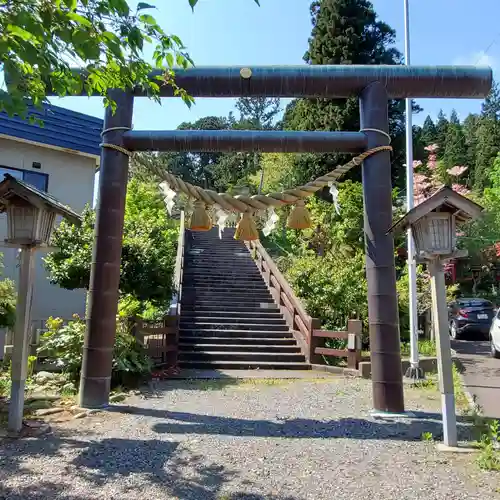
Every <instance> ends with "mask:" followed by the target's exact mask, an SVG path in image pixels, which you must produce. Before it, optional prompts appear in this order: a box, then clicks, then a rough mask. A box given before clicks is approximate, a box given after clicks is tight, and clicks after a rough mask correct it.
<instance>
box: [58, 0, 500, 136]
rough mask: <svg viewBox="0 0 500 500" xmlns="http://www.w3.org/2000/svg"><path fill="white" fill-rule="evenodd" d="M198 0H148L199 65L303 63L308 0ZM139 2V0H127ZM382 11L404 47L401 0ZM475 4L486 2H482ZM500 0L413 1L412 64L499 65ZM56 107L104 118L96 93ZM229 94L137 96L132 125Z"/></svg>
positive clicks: (163, 123) (208, 105) (461, 106)
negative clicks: (194, 1)
mask: <svg viewBox="0 0 500 500" xmlns="http://www.w3.org/2000/svg"><path fill="white" fill-rule="evenodd" d="M260 2H261V7H257V5H255V4H254V2H253V1H252V0H200V1H199V4H198V6H197V7H196V9H195V12H194V13H192V11H191V9H190V7H189V5H188V1H187V0H156V2H155V1H154V0H153V1H151V0H148V3H151V4H155V5H156V6H158V10H157V11H156V14H155V16H156V18H157V20H158V22H159V23H160V24H161V26H162V27H164V28H165V29H166V30H168V31H169V32H171V33H175V34H176V35H178V36H180V37H181V39H182V40H183V42H184V44H185V45H186V46H187V47H188V49H189V52H190V54H191V57H192V58H193V60H194V62H195V64H197V65H200V66H202V65H241V66H246V65H259V64H261V65H267V64H275V65H279V64H301V63H302V56H303V54H304V51H305V50H306V48H307V40H308V37H309V35H310V32H311V23H310V16H309V5H310V0H260ZM130 3H131V4H135V3H136V2H135V1H132V2H130ZM373 3H374V5H375V9H376V11H377V13H378V15H379V17H380V18H381V19H382V20H383V21H385V22H387V23H388V24H389V25H390V26H392V27H393V28H394V29H395V30H396V31H397V46H398V48H400V50H401V51H403V43H404V32H403V0H374V1H373ZM478 5H481V7H480V8H478ZM499 16H500V1H499V0H480V1H478V0H476V2H470V1H467V0H410V19H411V49H412V50H411V62H412V64H424V65H425V64H427V65H439V64H487V65H490V66H492V67H493V68H494V70H495V72H496V73H497V72H498V71H499V70H500V27H499V25H498V18H499ZM52 102H53V103H54V104H57V105H59V106H63V107H67V108H70V109H73V110H76V111H81V112H84V113H88V114H91V115H94V116H98V117H102V116H103V108H102V104H101V100H100V99H99V98H91V99H88V98H84V97H78V98H63V99H57V98H53V99H52ZM418 102H419V104H420V105H421V106H422V107H423V108H424V112H423V113H420V114H419V115H418V116H416V117H415V123H422V121H423V120H424V118H425V116H426V115H427V114H430V115H431V116H433V117H435V116H436V115H437V112H438V111H439V108H443V110H444V111H445V112H446V113H448V114H449V112H450V111H451V109H452V108H455V109H456V110H457V111H458V113H459V116H460V117H461V118H462V119H463V118H465V116H467V114H468V113H469V112H477V111H479V110H480V106H481V101H479V100H451V99H447V100H437V99H422V100H420V101H418ZM233 107H234V102H233V101H232V100H230V99H197V100H196V105H194V106H193V107H192V109H191V110H189V109H188V108H187V107H186V106H185V105H184V104H183V103H182V102H181V101H180V100H178V99H164V100H163V104H162V105H161V106H160V105H158V104H156V103H153V102H150V101H148V100H147V99H146V98H141V99H136V101H135V108H134V127H135V128H136V129H138V130H140V129H143V130H145V129H150V130H159V129H174V128H176V127H177V125H178V124H179V123H181V122H183V121H194V120H196V119H198V118H201V117H203V116H207V115H227V114H228V112H229V111H230V110H232V109H233Z"/></svg>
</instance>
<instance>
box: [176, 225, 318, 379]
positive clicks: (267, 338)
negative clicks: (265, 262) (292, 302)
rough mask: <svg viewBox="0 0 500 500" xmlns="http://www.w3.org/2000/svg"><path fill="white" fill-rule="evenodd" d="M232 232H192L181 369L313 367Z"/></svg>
mask: <svg viewBox="0 0 500 500" xmlns="http://www.w3.org/2000/svg"><path fill="white" fill-rule="evenodd" d="M233 236H234V229H226V230H225V231H224V234H223V237H222V239H220V238H219V232H218V229H212V230H211V231H207V232H195V231H190V230H186V250H185V257H184V274H183V287H182V302H181V317H180V329H179V366H180V367H181V368H198V369H298V370H304V369H308V368H309V365H308V364H307V363H306V362H305V357H304V356H303V354H302V353H301V350H300V348H299V346H298V345H297V342H296V340H295V338H294V336H293V334H292V332H291V330H290V329H289V327H288V325H287V324H286V322H285V320H284V318H283V316H282V314H281V313H280V311H279V309H278V307H277V306H276V304H275V303H274V301H273V298H272V296H271V294H270V292H269V290H268V288H267V285H266V283H265V282H264V280H263V278H262V276H261V274H260V272H259V270H258V269H257V266H256V265H255V263H254V261H253V259H252V257H251V255H250V252H249V250H248V249H247V247H246V246H245V244H244V243H243V242H240V241H237V240H235V239H234V238H233Z"/></svg>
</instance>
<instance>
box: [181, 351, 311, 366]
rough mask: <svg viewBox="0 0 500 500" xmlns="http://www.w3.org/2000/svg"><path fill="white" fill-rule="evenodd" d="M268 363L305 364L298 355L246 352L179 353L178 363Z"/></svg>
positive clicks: (300, 355)
mask: <svg viewBox="0 0 500 500" xmlns="http://www.w3.org/2000/svg"><path fill="white" fill-rule="evenodd" d="M187 360H189V361H207V360H208V361H246V362H257V361H268V362H276V363H279V362H283V361H284V362H289V363H290V362H292V363H303V362H305V357H304V355H302V354H300V353H288V352H286V353H282V352H246V351H179V361H187Z"/></svg>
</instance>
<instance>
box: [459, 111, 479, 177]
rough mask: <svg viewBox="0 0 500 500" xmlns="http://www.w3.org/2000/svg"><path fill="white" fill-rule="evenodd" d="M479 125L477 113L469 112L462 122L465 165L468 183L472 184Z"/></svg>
mask: <svg viewBox="0 0 500 500" xmlns="http://www.w3.org/2000/svg"><path fill="white" fill-rule="evenodd" d="M478 125H479V115H475V114H470V115H468V116H467V118H465V120H464V122H463V124H462V130H463V132H464V139H465V150H466V154H467V158H466V162H465V165H466V166H467V167H469V169H468V170H467V174H468V177H469V185H470V186H471V187H472V186H473V185H474V173H475V172H474V171H475V165H476V155H477V127H478Z"/></svg>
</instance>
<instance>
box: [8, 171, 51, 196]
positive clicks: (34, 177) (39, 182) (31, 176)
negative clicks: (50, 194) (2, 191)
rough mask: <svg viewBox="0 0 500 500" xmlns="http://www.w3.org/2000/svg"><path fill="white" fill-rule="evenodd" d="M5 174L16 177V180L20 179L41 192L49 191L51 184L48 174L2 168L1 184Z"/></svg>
mask: <svg viewBox="0 0 500 500" xmlns="http://www.w3.org/2000/svg"><path fill="white" fill-rule="evenodd" d="M5 174H9V175H12V177H14V178H15V179H19V180H21V181H24V182H26V183H27V184H31V185H32V186H34V187H36V188H37V189H39V190H40V191H47V187H48V184H49V176H48V175H47V174H42V173H40V172H31V171H29V170H20V169H18V168H9V167H4V166H0V182H1V181H3V176H4V175H5Z"/></svg>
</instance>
